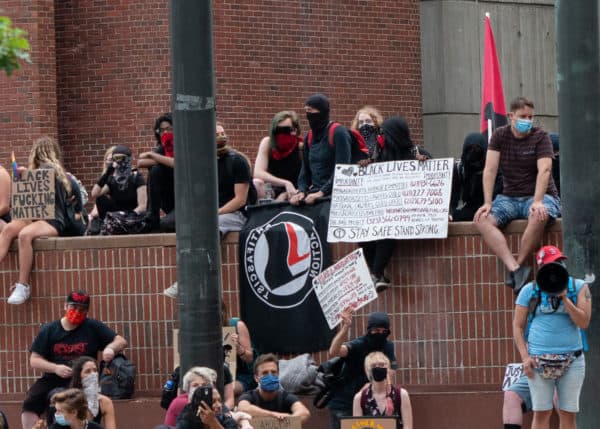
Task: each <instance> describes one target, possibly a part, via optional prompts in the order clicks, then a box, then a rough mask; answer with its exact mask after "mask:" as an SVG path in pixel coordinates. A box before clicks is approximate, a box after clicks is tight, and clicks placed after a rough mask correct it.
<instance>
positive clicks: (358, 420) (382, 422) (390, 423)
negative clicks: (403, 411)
mask: <svg viewBox="0 0 600 429" xmlns="http://www.w3.org/2000/svg"><path fill="white" fill-rule="evenodd" d="M252 423H254V419H253V420H252ZM397 427H398V419H396V418H395V417H342V419H341V420H340V428H341V429H361V428H369V429H397Z"/></svg>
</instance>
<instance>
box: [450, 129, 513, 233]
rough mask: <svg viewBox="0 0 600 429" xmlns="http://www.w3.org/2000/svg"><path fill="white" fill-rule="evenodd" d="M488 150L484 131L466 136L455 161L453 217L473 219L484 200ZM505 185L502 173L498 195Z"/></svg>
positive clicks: (496, 188)
mask: <svg viewBox="0 0 600 429" xmlns="http://www.w3.org/2000/svg"><path fill="white" fill-rule="evenodd" d="M486 153H487V141H486V139H485V137H484V136H483V134H481V133H471V134H469V135H467V137H465V141H464V143H463V149H462V155H461V157H460V159H459V160H457V161H456V162H455V163H454V173H453V175H452V194H451V198H450V216H449V220H450V221H453V222H471V221H472V220H473V216H474V215H475V212H476V211H477V210H478V209H479V207H481V205H482V204H483V167H484V166H485V155H486ZM501 187H502V176H501V175H498V176H497V179H496V186H495V188H494V196H495V195H497V194H498V192H499V191H500V190H501Z"/></svg>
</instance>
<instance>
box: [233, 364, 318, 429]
mask: <svg viewBox="0 0 600 429" xmlns="http://www.w3.org/2000/svg"><path fill="white" fill-rule="evenodd" d="M254 377H255V379H256V382H257V383H258V387H257V388H256V389H255V390H251V391H248V392H244V393H243V394H242V396H240V400H239V403H238V409H239V410H240V411H243V412H245V413H248V414H250V415H251V416H267V417H275V418H276V419H280V420H281V419H284V418H286V417H289V416H299V417H300V420H301V421H302V423H304V422H306V421H307V420H308V419H309V417H310V411H308V408H306V407H305V406H304V404H303V403H302V402H300V400H299V399H298V397H296V395H293V394H291V393H288V392H286V391H285V390H283V389H282V388H281V387H280V385H279V361H278V359H277V356H275V355H274V354H271V353H269V354H265V355H260V356H259V357H258V358H257V359H256V362H255V363H254Z"/></svg>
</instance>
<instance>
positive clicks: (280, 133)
mask: <svg viewBox="0 0 600 429" xmlns="http://www.w3.org/2000/svg"><path fill="white" fill-rule="evenodd" d="M301 167H302V138H301V137H300V123H299V121H298V115H297V114H296V112H293V111H287V110H284V111H282V112H278V113H276V114H275V116H274V117H273V120H272V121H271V128H270V130H269V135H268V136H267V137H265V138H263V139H262V140H261V142H260V145H259V146H258V154H257V155H256V162H255V163H254V186H256V190H257V194H258V198H259V199H261V198H265V197H267V195H266V191H265V183H270V184H271V186H272V187H273V194H272V195H271V196H270V197H271V198H273V199H276V200H277V201H287V200H288V199H289V198H290V197H291V196H292V195H295V194H296V192H297V189H296V186H297V185H298V175H299V174H300V168H301Z"/></svg>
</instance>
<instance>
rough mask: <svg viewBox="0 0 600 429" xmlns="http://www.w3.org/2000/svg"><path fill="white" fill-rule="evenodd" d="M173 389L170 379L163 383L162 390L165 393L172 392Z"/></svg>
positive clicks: (173, 385) (173, 383)
mask: <svg viewBox="0 0 600 429" xmlns="http://www.w3.org/2000/svg"><path fill="white" fill-rule="evenodd" d="M174 388H175V382H174V381H173V380H171V379H169V380H167V382H166V383H165V386H164V389H165V390H166V391H169V392H170V391H172V390H173V389H174Z"/></svg>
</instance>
